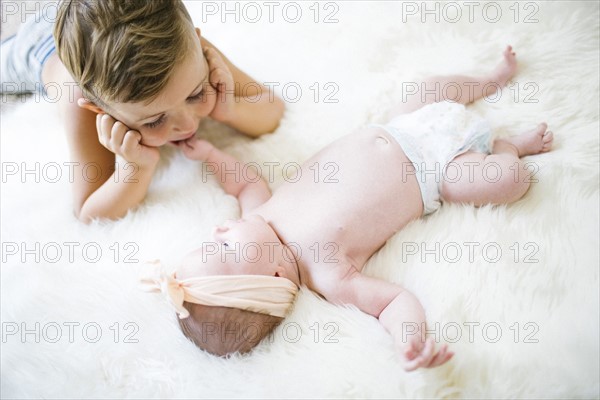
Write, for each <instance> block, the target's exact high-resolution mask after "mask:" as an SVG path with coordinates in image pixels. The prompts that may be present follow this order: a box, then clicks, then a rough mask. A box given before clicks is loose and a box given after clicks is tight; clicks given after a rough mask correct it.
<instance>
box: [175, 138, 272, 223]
mask: <svg viewBox="0 0 600 400" xmlns="http://www.w3.org/2000/svg"><path fill="white" fill-rule="evenodd" d="M178 147H180V148H181V150H182V151H183V154H184V155H185V156H186V157H187V158H189V159H191V160H198V161H203V162H204V165H203V166H202V168H203V170H202V175H203V176H205V174H206V175H214V176H215V177H216V178H217V180H218V181H219V183H220V184H221V187H223V190H224V191H225V193H227V194H230V195H232V196H235V197H237V199H238V201H239V203H240V208H241V211H242V215H245V214H246V213H247V212H248V211H251V210H253V209H255V208H256V207H258V206H260V205H261V204H263V203H264V202H266V201H267V200H269V198H270V197H271V191H270V190H269V186H267V183H266V182H265V181H264V179H262V178H261V175H259V174H258V173H257V171H254V169H253V168H244V165H242V164H241V163H240V161H238V160H236V159H235V158H234V157H232V156H231V155H229V154H227V153H224V152H222V151H221V150H219V149H217V148H216V147H215V146H213V145H212V144H211V143H210V142H208V141H206V140H201V139H197V138H195V137H194V138H191V139H188V140H186V141H185V142H183V143H180V144H178ZM242 171H243V172H242Z"/></svg>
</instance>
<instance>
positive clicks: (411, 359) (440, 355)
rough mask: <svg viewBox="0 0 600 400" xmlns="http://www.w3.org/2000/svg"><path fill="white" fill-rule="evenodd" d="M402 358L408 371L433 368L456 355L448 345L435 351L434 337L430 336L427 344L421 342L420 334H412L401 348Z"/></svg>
mask: <svg viewBox="0 0 600 400" xmlns="http://www.w3.org/2000/svg"><path fill="white" fill-rule="evenodd" d="M399 353H400V359H401V361H402V365H403V366H404V369H405V370H406V371H414V370H415V369H417V368H421V367H422V368H433V367H437V366H440V365H442V364H444V363H446V362H447V361H448V360H450V359H451V358H452V356H454V353H452V352H451V351H448V345H446V344H444V345H442V347H441V349H440V351H439V352H437V354H436V352H435V344H434V341H433V338H431V337H430V338H428V339H427V340H426V341H425V344H423V342H421V339H420V338H419V336H418V335H415V336H412V337H411V339H409V340H408V342H406V343H404V344H403V345H402V346H401V348H400V349H399Z"/></svg>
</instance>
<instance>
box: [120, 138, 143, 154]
mask: <svg viewBox="0 0 600 400" xmlns="http://www.w3.org/2000/svg"><path fill="white" fill-rule="evenodd" d="M141 139H142V135H141V134H140V133H139V132H137V131H127V132H126V133H125V136H124V137H123V145H122V146H121V152H122V153H123V155H128V156H130V155H131V153H132V152H133V151H135V149H136V148H137V146H139V145H140V140H141ZM126 158H127V157H126ZM128 161H129V160H128Z"/></svg>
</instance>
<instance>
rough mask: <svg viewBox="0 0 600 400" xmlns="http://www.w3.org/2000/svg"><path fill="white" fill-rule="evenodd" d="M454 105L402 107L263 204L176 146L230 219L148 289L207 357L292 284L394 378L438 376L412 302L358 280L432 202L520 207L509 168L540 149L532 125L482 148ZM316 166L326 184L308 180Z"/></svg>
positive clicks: (266, 319) (223, 160) (504, 75)
mask: <svg viewBox="0 0 600 400" xmlns="http://www.w3.org/2000/svg"><path fill="white" fill-rule="evenodd" d="M514 57H515V55H514V53H513V52H512V49H511V48H510V47H509V48H508V49H507V50H506V51H505V53H504V60H503V62H502V63H501V64H500V66H499V67H498V68H497V69H496V75H494V74H491V75H490V77H491V78H490V77H488V79H496V80H497V81H499V82H501V86H502V85H504V84H505V83H506V80H508V78H510V76H512V74H513V73H514V70H515V58H514ZM449 79H454V82H459V84H461V82H462V83H464V82H465V80H464V79H463V80H461V77H450V78H449ZM437 82H443V79H441V80H439V81H437ZM481 95H482V93H479V94H478V95H476V96H475V97H478V96H479V97H481ZM444 100H447V99H444ZM453 100H457V101H458V102H450V101H441V102H434V103H432V104H429V105H426V106H424V107H422V108H420V109H418V110H416V111H414V112H412V113H404V111H405V110H407V109H410V108H416V107H419V106H420V105H422V104H410V103H407V104H404V105H403V108H402V109H400V110H397V111H394V112H393V113H392V118H391V120H390V121H389V122H388V123H387V124H385V125H371V126H368V127H366V128H364V129H361V130H359V131H357V132H355V133H352V134H349V135H347V136H344V137H342V138H340V139H338V140H336V141H334V142H333V143H331V144H330V145H328V146H327V147H325V148H324V149H322V150H321V151H320V152H318V153H317V154H316V155H314V156H313V157H311V158H310V159H309V160H308V161H306V162H305V163H304V164H303V165H302V169H301V171H299V172H300V173H298V175H297V177H296V179H291V180H290V181H289V182H286V183H284V184H283V185H282V186H281V187H280V188H279V189H278V190H277V191H276V192H275V193H274V194H273V196H271V194H270V192H269V190H268V187H267V186H266V183H265V182H264V181H262V180H260V179H258V178H257V179H255V178H256V177H255V176H248V175H246V181H240V180H239V179H238V180H235V179H231V176H229V179H228V176H227V175H228V174H229V175H231V171H234V170H235V169H236V167H235V165H236V163H237V161H236V160H235V159H234V158H232V157H231V156H228V155H226V154H224V153H222V152H220V151H219V150H218V149H216V148H214V147H213V146H212V145H210V144H209V143H208V142H206V141H202V140H198V139H195V138H193V139H189V140H188V141H187V142H185V143H182V144H180V146H181V148H182V150H183V152H184V154H185V155H186V156H187V157H188V158H190V159H195V160H201V161H203V162H205V165H210V166H212V169H211V170H212V171H215V173H216V174H217V177H220V179H221V182H222V185H223V188H224V189H225V191H226V192H227V193H229V194H232V195H235V196H237V197H238V199H239V202H240V206H241V209H242V214H243V218H241V219H239V220H237V221H233V220H230V221H226V222H225V223H224V224H223V225H222V226H218V227H216V229H215V231H214V241H213V242H210V243H204V244H203V246H202V247H201V248H200V249H198V250H196V251H193V252H192V253H190V254H189V255H187V256H186V257H185V259H184V261H183V262H182V265H181V267H180V268H179V269H178V270H177V272H176V274H174V275H172V276H169V275H165V274H163V275H162V277H161V278H160V279H153V280H152V279H151V280H149V281H147V283H149V284H150V285H151V288H154V289H157V288H160V289H162V290H163V292H165V293H166V294H168V298H169V299H170V301H171V302H172V304H173V305H174V306H175V307H176V309H177V311H178V313H179V315H180V318H181V319H180V324H181V326H182V329H183V331H184V333H185V334H186V336H188V337H189V338H190V339H191V340H192V341H194V342H195V343H196V344H197V345H198V346H199V347H201V348H203V349H206V350H208V351H210V352H211V353H214V354H219V355H224V354H228V353H231V352H234V351H240V352H245V351H248V350H250V349H251V348H252V347H253V346H254V345H255V344H257V343H258V342H259V341H260V340H261V339H262V338H263V337H265V336H266V335H267V334H268V333H269V332H270V331H271V330H272V328H273V327H274V326H275V325H276V324H277V323H278V322H280V321H281V320H282V318H283V317H285V315H286V314H287V312H288V311H289V308H290V306H291V305H292V303H293V300H294V296H295V294H296V292H297V289H298V287H299V286H300V285H304V286H305V287H306V288H308V289H310V290H312V291H314V292H316V293H318V294H319V295H321V296H323V297H324V298H325V299H327V300H328V301H330V302H333V303H337V304H352V305H355V306H356V307H358V308H359V309H360V310H362V311H363V312H365V313H367V314H370V315H372V316H374V317H375V318H378V319H379V321H380V323H381V324H382V325H383V327H384V328H385V329H386V330H387V331H388V332H389V333H390V334H391V335H392V336H393V339H394V343H395V347H396V350H397V352H398V355H399V357H400V359H401V362H402V363H403V366H404V368H405V369H406V370H407V371H410V370H414V369H416V368H419V367H435V366H438V365H442V364H444V363H445V362H446V361H448V360H449V359H450V358H451V357H452V356H453V353H452V352H450V351H448V349H447V347H446V346H445V345H443V346H441V348H440V349H439V351H436V349H435V346H434V342H433V338H428V339H427V340H425V338H424V332H425V329H426V326H425V311H424V310H423V307H422V306H421V304H420V302H419V301H418V300H417V298H416V297H415V296H414V295H413V294H412V293H411V292H409V291H408V290H406V289H405V288H403V287H402V286H401V285H399V284H397V283H391V282H386V281H384V280H381V279H376V278H372V277H369V276H366V275H363V274H362V273H361V271H362V269H363V267H364V265H365V263H366V262H367V260H369V258H370V257H371V256H372V255H373V254H374V253H375V252H376V251H377V250H378V249H380V248H381V247H382V246H383V245H384V244H385V242H386V241H387V240H388V239H389V238H390V237H392V236H393V235H394V234H395V233H396V232H398V231H399V230H400V229H402V228H403V227H404V226H406V225H407V224H408V223H409V222H410V221H412V220H414V219H417V218H419V217H421V216H423V215H425V214H429V213H432V212H434V211H435V210H436V209H437V208H439V206H440V201H441V200H443V201H450V202H462V203H472V204H474V205H476V206H477V205H482V204H506V203H511V202H514V201H516V200H518V199H519V198H521V197H522V196H523V195H524V194H525V192H526V191H527V190H528V188H529V183H528V179H527V178H528V177H529V175H530V172H528V170H527V169H526V168H524V166H523V164H522V162H521V161H520V157H523V156H526V155H532V154H537V153H541V152H545V151H548V150H550V148H551V145H552V140H553V135H552V133H551V132H550V131H547V130H546V124H543V123H542V124H540V125H539V126H538V127H537V128H535V129H533V130H531V131H529V132H525V133H522V134H520V135H518V136H513V137H510V138H507V139H496V140H495V141H494V142H493V145H492V146H490V142H491V140H490V139H491V131H490V129H489V127H488V125H487V124H486V123H485V122H484V121H483V120H481V119H478V118H476V117H474V116H472V115H470V114H469V113H467V112H466V110H465V107H464V104H460V103H468V102H469V101H470V100H473V99H466V98H462V97H461V98H456V99H453ZM315 166H320V167H318V168H323V169H325V168H329V170H330V173H329V174H322V176H321V178H320V179H315V177H316V175H315V174H314V173H313V171H314V169H315ZM238 167H239V165H238ZM238 169H239V168H238ZM491 171H494V173H491ZM325 175H327V178H328V179H326V178H325ZM250 325H252V326H259V327H264V329H258V334H257V335H252V336H253V337H251V338H242V337H241V336H242V335H238V334H235V332H241V331H243V330H244V328H245V327H248V326H250Z"/></svg>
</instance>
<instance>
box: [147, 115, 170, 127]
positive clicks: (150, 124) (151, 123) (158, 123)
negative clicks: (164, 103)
mask: <svg viewBox="0 0 600 400" xmlns="http://www.w3.org/2000/svg"><path fill="white" fill-rule="evenodd" d="M164 121H165V115H164V114H163V115H161V116H160V118H158V119H157V120H156V121H152V122H148V123H147V124H144V125H145V126H147V127H148V128H150V129H153V128H156V127H158V126H160V125H161V124H162V123H163V122H164Z"/></svg>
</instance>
